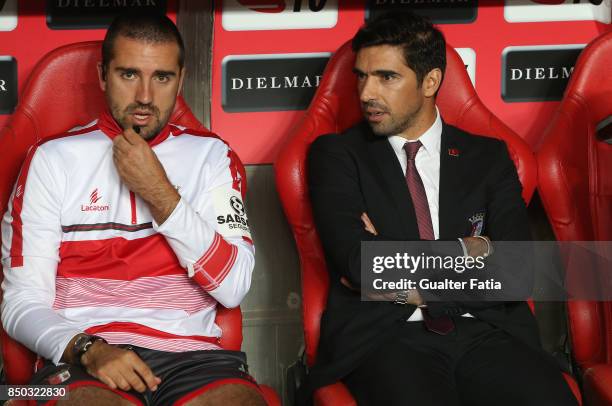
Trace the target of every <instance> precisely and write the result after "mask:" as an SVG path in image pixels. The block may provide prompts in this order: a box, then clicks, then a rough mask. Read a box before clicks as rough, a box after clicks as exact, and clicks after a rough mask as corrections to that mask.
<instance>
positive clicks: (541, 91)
mask: <svg viewBox="0 0 612 406" xmlns="http://www.w3.org/2000/svg"><path fill="white" fill-rule="evenodd" d="M583 48H584V45H549V46H525V47H508V48H506V49H504V52H503V62H502V98H503V99H504V100H505V101H507V102H526V101H554V100H561V98H562V97H563V92H564V91H565V87H566V86H567V82H568V81H569V78H570V76H571V75H572V72H573V71H574V65H575V64H576V59H578V55H579V54H580V52H581V51H582V49H583Z"/></svg>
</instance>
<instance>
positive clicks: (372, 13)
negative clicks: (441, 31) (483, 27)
mask: <svg viewBox="0 0 612 406" xmlns="http://www.w3.org/2000/svg"><path fill="white" fill-rule="evenodd" d="M406 10H410V11H412V12H414V13H416V14H419V15H422V16H423V17H427V18H429V19H430V20H431V21H432V22H433V23H434V24H465V23H471V22H473V21H474V20H476V16H477V14H478V0H369V1H368V8H367V10H366V20H370V19H372V18H376V17H377V16H378V15H380V14H383V13H386V12H390V11H397V12H402V11H406Z"/></svg>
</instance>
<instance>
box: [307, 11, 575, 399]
mask: <svg viewBox="0 0 612 406" xmlns="http://www.w3.org/2000/svg"><path fill="white" fill-rule="evenodd" d="M353 49H354V51H355V52H356V54H357V56H356V62H355V67H354V73H355V74H356V75H357V82H358V89H357V90H358V93H359V97H360V101H361V107H362V111H363V115H364V118H365V121H363V122H361V123H359V124H358V125H356V126H355V127H353V128H351V129H349V130H347V131H346V132H344V133H342V134H333V135H327V136H322V137H319V138H318V139H317V140H316V141H315V142H314V143H313V145H312V147H311V150H310V153H309V161H308V175H309V188H310V193H311V200H312V205H313V212H314V217H315V222H316V225H317V230H318V232H319V236H320V238H321V241H322V244H323V248H324V250H325V254H326V257H327V263H328V269H329V273H330V291H329V297H328V302H327V308H326V311H325V313H324V315H323V317H322V320H321V338H320V345H319V352H318V360H317V365H315V367H314V368H313V369H312V370H311V374H310V385H311V388H316V387H319V386H323V385H326V384H330V383H333V382H335V381H338V380H340V379H341V380H342V381H343V382H344V383H345V384H346V385H347V387H348V388H349V390H350V392H351V393H352V394H353V396H354V397H355V398H356V399H357V401H358V403H359V405H389V406H390V405H419V406H426V405H436V406H437V405H444V406H454V405H470V406H473V405H483V406H485V405H486V406H488V405H494V404H495V405H512V406H517V405H522V406H524V405H534V406H535V405H537V406H542V405H555V406H561V405H576V400H575V399H574V397H573V395H572V393H571V391H570V390H569V387H568V386H567V384H566V383H565V381H564V380H563V377H562V375H561V372H560V370H559V368H558V366H557V365H556V364H555V363H554V362H553V361H552V359H551V358H549V357H548V355H546V354H545V353H544V351H543V350H542V349H541V347H540V342H539V337H538V330H537V325H536V323H535V319H534V317H533V315H532V314H531V312H530V310H529V308H528V306H527V304H526V303H525V302H524V301H512V302H508V301H506V302H499V301H497V302H495V301H486V300H484V298H480V299H481V300H478V299H479V298H478V297H475V298H471V299H470V300H464V301H458V300H455V299H453V300H444V299H445V297H444V296H442V297H438V298H436V297H435V296H433V295H431V294H430V293H428V292H426V291H423V290H416V289H415V290H408V291H400V292H396V293H392V294H386V296H385V298H386V299H390V300H387V301H362V300H361V294H360V293H359V290H360V288H361V283H362V281H361V268H360V266H361V264H360V250H361V242H362V241H418V240H443V241H444V243H445V244H446V246H447V247H448V245H449V244H450V245H451V247H454V248H453V249H454V254H455V255H457V256H462V257H464V256H470V257H486V256H487V255H488V254H492V249H493V244H494V243H495V242H496V241H504V240H505V241H526V240H529V239H530V233H529V229H528V223H527V214H526V209H525V205H524V202H523V200H522V198H521V185H520V183H519V180H518V176H517V173H516V169H515V167H514V164H513V162H512V160H511V159H510V157H509V155H508V151H507V148H506V145H505V143H503V142H502V141H499V140H496V139H493V138H487V137H480V136H475V135H471V134H468V133H466V132H464V131H462V130H460V129H458V128H455V127H453V126H450V125H448V124H445V123H444V122H443V121H442V118H441V117H440V114H439V111H438V109H437V107H436V105H435V98H436V94H437V92H438V89H439V87H440V84H441V82H442V79H443V76H444V69H445V66H446V50H445V41H444V37H443V36H442V34H441V33H440V32H439V31H438V30H437V29H435V28H434V27H433V26H432V25H431V23H429V22H428V21H426V20H424V19H423V18H421V17H418V16H415V15H412V14H397V13H396V14H393V15H391V14H388V15H386V16H383V17H380V18H378V19H375V20H373V21H370V22H369V23H368V24H367V25H366V26H364V27H363V28H362V29H361V30H360V31H359V32H358V33H357V34H356V36H355V37H354V39H353ZM453 241H454V242H453ZM436 243H438V242H436ZM436 243H431V244H432V246H433V245H435V244H436ZM439 244H442V242H440V243H439ZM494 257H495V254H493V255H492V257H491V258H489V259H492V258H494ZM507 282H508V283H509V284H514V286H513V288H514V289H515V290H519V291H521V292H523V295H524V298H526V297H527V296H528V295H529V293H530V292H531V285H532V282H533V275H532V273H531V271H530V268H529V267H528V266H525V265H524V264H517V265H516V266H515V267H514V269H512V274H511V277H510V278H508V280H507ZM379 298H380V297H379ZM447 299H448V298H447Z"/></svg>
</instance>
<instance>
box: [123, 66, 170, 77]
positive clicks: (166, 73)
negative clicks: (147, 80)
mask: <svg viewBox="0 0 612 406" xmlns="http://www.w3.org/2000/svg"><path fill="white" fill-rule="evenodd" d="M115 70H117V71H119V72H124V73H139V72H140V69H137V68H128V67H124V66H117V67H116V68H115ZM153 74H154V75H155V76H176V72H174V71H171V70H156V71H155V72H153Z"/></svg>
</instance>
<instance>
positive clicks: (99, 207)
mask: <svg viewBox="0 0 612 406" xmlns="http://www.w3.org/2000/svg"><path fill="white" fill-rule="evenodd" d="M100 199H102V196H101V195H100V193H99V192H98V189H94V190H93V192H91V194H90V195H89V204H82V205H81V211H108V210H110V205H108V204H98V202H99V201H100Z"/></svg>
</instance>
